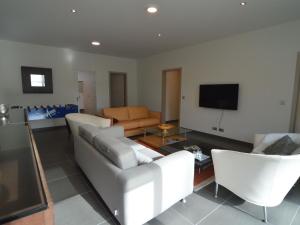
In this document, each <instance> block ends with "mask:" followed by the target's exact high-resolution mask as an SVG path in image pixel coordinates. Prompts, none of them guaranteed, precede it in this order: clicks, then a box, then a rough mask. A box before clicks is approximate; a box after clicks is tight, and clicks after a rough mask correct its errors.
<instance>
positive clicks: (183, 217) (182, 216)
mask: <svg viewBox="0 0 300 225" xmlns="http://www.w3.org/2000/svg"><path fill="white" fill-rule="evenodd" d="M171 209H172V210H174V211H175V213H177V214H178V215H179V216H180V217H181V218H182V219H184V220H185V221H186V222H188V223H189V224H191V225H194V223H192V222H191V221H190V220H189V219H188V218H187V217H185V216H184V215H182V214H181V213H180V212H178V211H177V210H176V209H175V208H171Z"/></svg>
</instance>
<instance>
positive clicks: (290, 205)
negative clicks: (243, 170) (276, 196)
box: [229, 186, 300, 225]
mask: <svg viewBox="0 0 300 225" xmlns="http://www.w3.org/2000/svg"><path fill="white" fill-rule="evenodd" d="M297 188H298V186H297V187H294V188H293V189H292V190H291V191H290V192H289V194H288V195H287V196H286V198H285V200H284V201H283V202H282V203H281V204H280V205H278V206H276V207H268V208H267V211H268V220H269V222H270V223H271V224H276V225H286V224H290V223H291V220H292V218H293V216H294V215H295V213H296V211H297V209H298V208H299V205H300V193H299V191H298V190H297ZM229 202H230V204H231V205H232V206H233V207H235V208H237V209H240V210H242V211H244V212H245V213H248V214H249V215H252V216H254V217H257V218H258V219H262V218H263V217H264V214H263V208H262V207H261V206H257V205H254V204H251V203H249V202H246V201H244V200H243V199H241V198H239V197H237V196H234V197H233V198H231V199H230V200H229Z"/></svg>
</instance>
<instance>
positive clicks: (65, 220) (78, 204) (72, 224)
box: [35, 128, 300, 225]
mask: <svg viewBox="0 0 300 225" xmlns="http://www.w3.org/2000/svg"><path fill="white" fill-rule="evenodd" d="M35 138H36V142H37V144H38V149H39V151H40V154H41V159H42V163H43V166H44V169H45V172H46V177H47V181H48V185H49V188H50V192H51V194H52V198H53V200H54V202H55V205H54V209H55V222H56V225H100V224H101V225H109V224H110V225H115V224H116V222H115V220H114V219H113V218H112V216H111V214H110V213H109V212H108V211H107V209H106V207H105V206H104V204H103V203H102V201H101V199H100V198H99V196H98V195H97V194H96V192H95V191H94V189H93V188H92V186H91V184H90V183H89V182H88V181H87V179H86V178H85V176H84V175H83V174H82V172H81V170H80V169H79V168H78V167H77V165H76V163H75V161H74V155H73V143H72V139H71V138H70V137H69V135H68V132H67V130H66V129H64V128H59V129H55V130H47V131H37V132H35ZM213 188H214V185H213V184H211V185H209V186H207V187H205V188H203V189H201V190H199V191H197V192H195V193H193V194H192V195H190V196H189V197H188V198H187V203H185V204H184V203H182V202H178V203H177V204H175V205H174V206H173V207H171V208H170V209H169V210H167V211H166V212H164V213H162V214H161V215H160V216H158V217H157V218H155V219H153V220H151V221H149V222H148V223H147V225H192V224H194V225H256V224H257V225H259V224H264V223H263V222H261V219H262V217H263V211H262V208H261V207H257V206H255V205H252V204H250V203H247V202H245V201H243V200H242V199H240V198H238V197H237V196H235V195H233V194H232V193H231V192H229V191H227V190H226V189H225V188H221V189H220V193H219V198H218V199H215V198H214V197H213ZM268 212H269V220H270V224H273V225H299V224H300V182H298V184H297V185H296V186H295V187H294V188H293V189H292V190H291V191H290V193H289V194H288V196H287V197H286V199H285V200H284V202H283V203H282V204H281V205H279V206H278V207H274V208H269V211H268Z"/></svg>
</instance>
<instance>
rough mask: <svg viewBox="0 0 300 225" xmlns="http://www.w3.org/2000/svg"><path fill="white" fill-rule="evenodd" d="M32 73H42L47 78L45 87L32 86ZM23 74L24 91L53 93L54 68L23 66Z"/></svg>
mask: <svg viewBox="0 0 300 225" xmlns="http://www.w3.org/2000/svg"><path fill="white" fill-rule="evenodd" d="M31 74H41V75H44V78H45V86H44V87H33V86H31V80H30V75H31ZM21 75H22V88H23V93H33V94H34V93H36V94H40V93H42V94H43V93H44V94H52V93H53V82H52V69H51V68H41V67H30V66H21Z"/></svg>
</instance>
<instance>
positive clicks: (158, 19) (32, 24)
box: [0, 0, 300, 58]
mask: <svg viewBox="0 0 300 225" xmlns="http://www.w3.org/2000/svg"><path fill="white" fill-rule="evenodd" d="M241 1H242V0H241ZM241 1H240V0H0V39H7V40H15V41H21V42H29V43H36V44H42V45H50V46H57V47H65V48H71V49H74V50H80V51H87V52H93V53H101V54H108V55H116V56H125V57H133V58H139V57H145V56H149V55H153V54H157V53H160V52H163V51H168V50H171V49H176V48H180V47H183V46H187V45H192V44H196V43H201V42H204V41H207V40H212V39H217V38H221V37H224V36H228V35H232V34H236V33H241V32H245V31H250V30H255V29H259V28H262V27H266V26H271V25H275V24H279V23H283V22H287V21H291V20H296V19H300V0H248V1H247V2H248V4H247V6H246V7H242V6H240V2H241ZM149 4H156V5H158V6H159V13H158V14H157V15H148V14H147V13H146V11H145V8H146V6H147V5H149ZM72 8H75V9H76V10H77V11H78V13H76V14H72V13H71V9H72ZM299 29H300V28H299ZM158 33H161V34H162V36H161V37H158V36H157V34H158ZM93 40H97V41H100V42H101V43H102V45H101V46H100V47H93V46H91V44H90V42H91V41H93Z"/></svg>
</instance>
